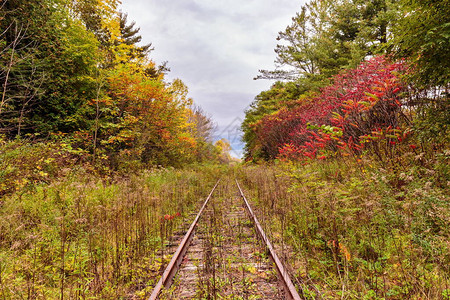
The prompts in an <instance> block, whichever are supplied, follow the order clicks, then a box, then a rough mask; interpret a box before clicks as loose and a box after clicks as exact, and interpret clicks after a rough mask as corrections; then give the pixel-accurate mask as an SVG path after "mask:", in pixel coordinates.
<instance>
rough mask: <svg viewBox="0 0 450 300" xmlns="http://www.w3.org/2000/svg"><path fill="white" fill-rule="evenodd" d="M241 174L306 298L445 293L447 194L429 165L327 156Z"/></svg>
mask: <svg viewBox="0 0 450 300" xmlns="http://www.w3.org/2000/svg"><path fill="white" fill-rule="evenodd" d="M427 172H428V173H427ZM240 174H241V177H242V180H243V181H244V182H245V184H246V188H247V193H248V196H249V197H248V198H250V199H252V201H253V203H254V205H255V206H256V208H255V210H256V211H257V212H258V214H259V216H258V218H259V219H260V221H261V223H262V224H263V226H264V227H265V230H266V233H268V234H269V235H270V238H271V239H272V240H274V242H275V244H276V245H277V248H278V250H279V253H281V255H280V256H282V257H284V256H286V257H288V258H289V259H288V264H289V265H291V266H292V267H293V272H294V274H295V280H296V281H297V283H298V285H299V287H300V290H301V291H302V293H303V297H304V298H305V299H337V298H346V299H449V291H450V269H449V266H450V247H449V245H450V244H449V237H450V228H449V226H448V224H450V217H449V216H450V203H449V202H448V199H449V194H448V190H447V189H446V188H445V187H443V186H442V185H440V184H439V181H442V178H436V180H433V177H432V176H430V175H432V174H434V173H433V171H432V170H428V169H425V168H417V169H415V170H410V171H404V172H388V171H385V170H384V169H381V168H380V169H377V168H374V167H372V166H371V164H370V162H366V163H365V164H361V163H351V162H349V161H348V160H347V161H339V160H335V161H317V162H314V163H311V164H309V165H306V166H295V165H292V164H284V165H279V166H270V167H268V166H248V167H245V168H243V171H242V172H240ZM427 174H428V176H427Z"/></svg>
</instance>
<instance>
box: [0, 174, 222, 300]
mask: <svg viewBox="0 0 450 300" xmlns="http://www.w3.org/2000/svg"><path fill="white" fill-rule="evenodd" d="M218 173H220V170H218V169H217V168H216V167H214V168H202V169H201V170H200V169H197V170H195V169H192V170H189V171H188V170H151V171H145V172H142V173H140V174H138V175H131V176H129V177H127V178H120V179H116V180H114V181H112V180H109V181H107V180H99V179H98V177H94V176H91V175H88V174H85V173H81V172H79V173H77V174H74V175H73V176H67V177H65V178H63V179H60V180H58V181H54V182H53V183H51V184H49V185H47V184H41V185H36V186H35V187H34V188H33V189H32V190H30V191H27V192H24V193H19V192H17V193H13V194H11V195H10V196H8V197H5V198H4V199H3V200H2V202H1V207H0V299H25V298H26V299H56V298H59V299H64V298H65V299H79V298H90V299H113V298H114V299H119V298H126V297H131V295H133V294H136V295H138V296H139V295H141V296H143V295H145V293H146V292H148V290H151V289H152V287H153V286H154V284H155V283H156V280H158V279H159V278H158V275H159V272H160V269H161V268H162V265H163V264H166V263H167V260H168V257H167V256H165V255H164V252H163V251H161V249H163V246H164V244H165V242H166V240H167V239H168V237H170V236H172V233H173V230H174V229H175V228H176V227H177V226H179V225H180V224H181V223H183V218H184V217H186V216H187V215H188V214H189V213H190V212H192V211H195V210H196V209H197V207H196V206H197V205H198V204H200V203H201V202H202V201H203V199H204V197H205V196H206V195H207V193H208V192H209V189H210V187H211V186H212V184H213V183H214V182H215V180H216V179H217V174H218Z"/></svg>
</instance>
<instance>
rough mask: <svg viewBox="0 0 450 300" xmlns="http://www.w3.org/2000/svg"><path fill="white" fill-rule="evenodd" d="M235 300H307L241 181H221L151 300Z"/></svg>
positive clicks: (190, 229)
mask: <svg viewBox="0 0 450 300" xmlns="http://www.w3.org/2000/svg"><path fill="white" fill-rule="evenodd" d="M229 296H233V297H234V296H238V297H239V299H249V298H251V299H295V300H297V299H301V298H300V296H299V295H298V293H297V291H296V289H295V286H294V284H293V283H292V281H291V279H290V277H289V274H288V272H287V270H286V268H285V266H284V265H283V264H282V262H281V261H280V259H279V258H278V256H277V254H276V253H275V251H274V248H273V246H272V244H271V243H270V241H269V239H268V237H267V235H266V234H265V233H264V230H263V229H262V226H261V224H260V223H259V221H258V219H257V218H256V215H255V214H254V212H253V210H252V208H251V206H250V204H249V202H248V200H247V199H246V197H245V195H244V193H243V190H242V189H241V187H240V186H239V183H238V182H237V180H236V181H235V182H232V181H227V180H224V181H222V182H220V180H219V181H217V183H216V184H215V185H214V187H213V189H212V190H211V192H210V193H209V195H208V197H207V198H206V200H205V202H204V203H203V205H202V207H201V209H200V210H199V212H198V214H197V216H196V217H195V219H194V222H193V223H192V224H191V226H190V227H189V229H188V231H187V232H186V234H185V236H184V237H183V239H182V240H181V242H180V245H179V246H178V248H177V250H176V251H175V253H174V255H173V257H172V259H171V261H170V262H169V264H168V265H167V267H166V269H165V270H164V272H163V274H162V276H161V278H160V280H159V282H158V283H157V285H156V286H155V288H154V290H153V292H152V294H151V296H150V298H149V299H150V300H152V299H216V298H225V297H229ZM227 299H229V298H227ZM233 299H234V298H233Z"/></svg>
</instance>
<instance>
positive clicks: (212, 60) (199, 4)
mask: <svg viewBox="0 0 450 300" xmlns="http://www.w3.org/2000/svg"><path fill="white" fill-rule="evenodd" d="M302 3H304V0H122V11H123V12H125V13H128V20H129V21H133V20H134V21H136V26H137V27H140V28H141V31H140V34H141V36H142V42H143V43H152V45H153V47H154V48H155V50H154V51H152V52H151V54H150V57H151V58H152V59H153V60H154V61H155V62H156V63H158V64H160V63H162V62H164V61H168V66H169V68H170V69H171V71H170V73H169V74H168V77H167V79H168V80H169V81H170V80H172V79H174V78H180V79H181V80H183V82H184V83H186V85H187V86H188V88H189V96H190V97H192V98H193V99H194V102H195V103H196V104H198V105H200V106H201V107H202V108H203V109H204V110H205V111H206V112H207V113H208V114H209V115H210V116H211V117H212V119H213V120H214V121H215V122H216V123H217V125H218V129H217V133H216V137H217V138H227V139H228V140H230V142H231V143H232V147H233V149H234V151H232V154H234V156H239V155H240V153H241V151H240V150H241V149H242V143H240V141H239V139H240V138H239V132H238V130H239V126H240V122H241V121H242V120H243V118H244V111H245V109H246V107H247V106H248V105H249V104H250V103H251V102H252V101H253V99H254V98H255V96H256V95H257V94H259V93H260V92H261V91H263V90H267V89H268V88H269V87H270V85H271V84H272V83H273V82H271V81H268V80H256V81H255V80H253V78H254V77H255V76H257V75H258V70H259V69H273V68H274V60H275V57H276V56H275V53H274V49H275V46H276V43H277V41H276V37H277V35H278V32H279V31H282V30H284V29H285V28H286V26H287V25H289V24H290V23H291V18H292V17H293V16H294V15H295V13H296V12H297V11H299V10H300V6H301V5H302Z"/></svg>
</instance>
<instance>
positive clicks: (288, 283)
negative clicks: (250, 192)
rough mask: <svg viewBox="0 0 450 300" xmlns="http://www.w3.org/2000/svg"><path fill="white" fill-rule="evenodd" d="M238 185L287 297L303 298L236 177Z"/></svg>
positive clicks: (299, 299) (293, 299) (292, 298)
mask: <svg viewBox="0 0 450 300" xmlns="http://www.w3.org/2000/svg"><path fill="white" fill-rule="evenodd" d="M236 185H237V187H238V189H239V192H240V194H241V197H242V199H243V200H244V202H245V206H246V209H247V212H248V213H249V214H250V216H251V218H252V219H253V223H254V224H255V227H256V231H257V233H258V235H259V236H260V237H261V239H262V240H263V241H264V243H265V244H266V247H267V249H268V250H269V255H270V257H271V259H272V261H273V262H274V264H275V267H276V269H277V272H278V276H279V277H280V279H281V282H282V284H283V287H284V290H285V292H286V296H287V299H291V300H301V299H302V298H300V295H299V294H298V292H297V290H296V289H295V286H294V284H293V283H292V280H291V278H290V277H289V274H288V272H287V270H286V268H285V267H284V265H283V263H282V262H281V260H280V259H279V258H278V256H277V254H276V253H275V250H274V248H273V246H272V244H271V243H270V241H269V239H268V238H267V236H266V234H265V233H264V230H263V229H262V227H261V224H260V223H259V221H258V219H257V218H256V215H255V214H254V213H253V210H252V208H251V207H250V204H249V202H248V201H247V198H245V195H244V193H243V192H242V189H241V187H240V185H239V183H238V181H237V179H236Z"/></svg>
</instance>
